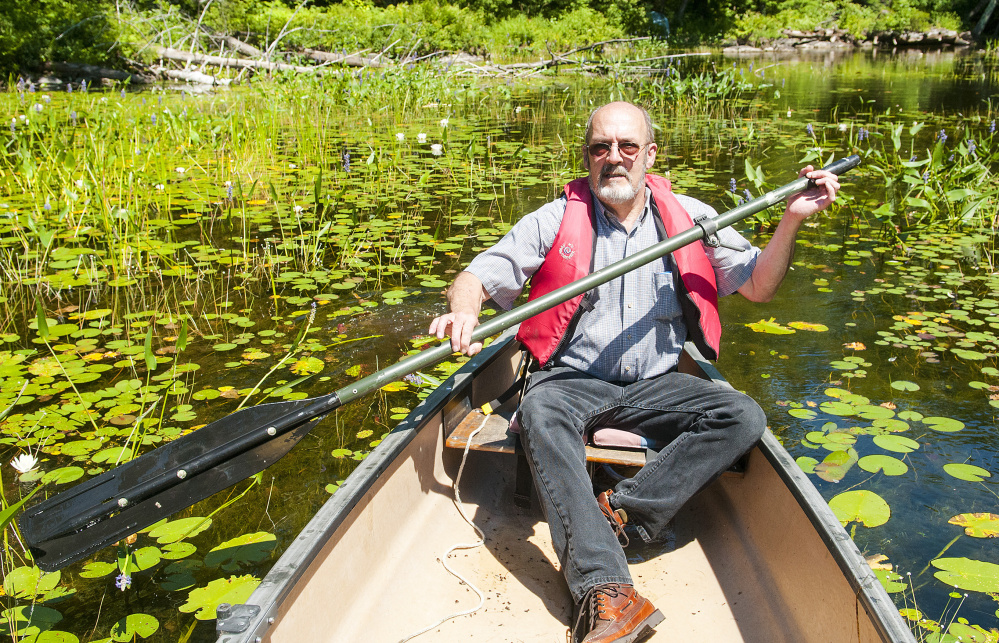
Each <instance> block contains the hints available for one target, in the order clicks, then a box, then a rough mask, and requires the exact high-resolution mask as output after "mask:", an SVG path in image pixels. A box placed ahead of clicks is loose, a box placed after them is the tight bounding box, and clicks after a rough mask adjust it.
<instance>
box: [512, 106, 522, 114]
mask: <svg viewBox="0 0 999 643" xmlns="http://www.w3.org/2000/svg"><path fill="white" fill-rule="evenodd" d="M513 113H514V114H519V113H520V105H517V109H515V110H513Z"/></svg>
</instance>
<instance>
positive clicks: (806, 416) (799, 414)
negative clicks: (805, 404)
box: [787, 409, 818, 420]
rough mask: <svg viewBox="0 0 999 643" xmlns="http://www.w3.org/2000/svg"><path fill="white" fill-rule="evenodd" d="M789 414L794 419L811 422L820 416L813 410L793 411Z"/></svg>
mask: <svg viewBox="0 0 999 643" xmlns="http://www.w3.org/2000/svg"><path fill="white" fill-rule="evenodd" d="M787 414H788V415H790V416H792V417H796V418H800V419H802V420H811V419H812V418H814V417H815V416H816V415H818V414H817V413H816V412H815V411H813V410H811V409H791V410H790V411H788V412H787Z"/></svg>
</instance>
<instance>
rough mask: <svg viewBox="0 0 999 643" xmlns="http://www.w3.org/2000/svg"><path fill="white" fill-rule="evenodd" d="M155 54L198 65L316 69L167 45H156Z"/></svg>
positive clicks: (292, 69)
mask: <svg viewBox="0 0 999 643" xmlns="http://www.w3.org/2000/svg"><path fill="white" fill-rule="evenodd" d="M156 55H157V56H159V57H161V58H167V59H169V60H180V61H183V62H189V63H195V64H198V65H217V66H219V67H239V68H243V69H267V70H270V71H295V72H299V73H310V72H315V71H318V70H317V69H316V68H315V67H300V66H298V65H285V64H284V63H269V62H266V61H263V60H245V59H243V58H229V57H228V56H209V55H206V54H192V53H189V52H186V51H180V50H177V49H170V48H168V47H157V48H156Z"/></svg>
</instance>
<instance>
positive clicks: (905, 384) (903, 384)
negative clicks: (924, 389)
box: [891, 380, 919, 391]
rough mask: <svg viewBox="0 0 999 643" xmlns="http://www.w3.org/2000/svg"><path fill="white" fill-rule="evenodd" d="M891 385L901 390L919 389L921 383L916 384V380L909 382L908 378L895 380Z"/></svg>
mask: <svg viewBox="0 0 999 643" xmlns="http://www.w3.org/2000/svg"><path fill="white" fill-rule="evenodd" d="M891 387H892V388H893V389H896V390H899V391H918V390H919V384H916V383H915V382H909V381H907V380H895V381H894V382H892V383H891Z"/></svg>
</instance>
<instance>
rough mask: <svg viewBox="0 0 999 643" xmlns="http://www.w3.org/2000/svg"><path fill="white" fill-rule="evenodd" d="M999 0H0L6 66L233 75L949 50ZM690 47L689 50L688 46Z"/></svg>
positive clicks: (979, 40)
mask: <svg viewBox="0 0 999 643" xmlns="http://www.w3.org/2000/svg"><path fill="white" fill-rule="evenodd" d="M997 4H999V0H853V1H850V0H835V1H833V2H829V3H824V4H822V5H821V6H814V5H813V4H810V3H805V2H802V1H801V0H715V1H713V2H706V3H689V2H688V0H660V1H659V2H655V3H653V2H650V1H648V0H622V1H621V2H617V3H613V4H611V5H598V4H597V3H586V2H581V1H580V0H573V1H572V2H568V0H523V1H521V2H518V3H517V4H514V3H513V2H512V0H463V1H462V2H461V3H460V4H449V3H436V2H431V1H430V0H418V1H416V2H413V3H401V4H385V3H382V2H376V1H374V0H348V1H347V2H342V3H333V2H330V0H272V1H269V2H262V1H260V0H207V2H200V3H199V2H193V1H188V0H164V1H161V2H151V1H149V0H133V2H124V1H122V0H115V1H114V2H111V0H44V1H42V2H39V3H31V4H30V5H28V6H26V5H22V4H15V0H0V78H2V79H3V80H5V81H6V83H7V85H12V84H14V83H16V82H17V80H18V79H19V78H23V79H25V80H26V81H28V82H37V83H39V84H41V85H43V86H45V85H63V86H65V84H66V83H69V82H79V81H81V80H86V81H88V82H93V81H97V80H100V81H102V82H103V83H104V84H107V85H111V84H115V83H130V84H149V83H156V82H161V81H174V82H189V83H195V84H206V85H226V84H230V83H233V82H236V83H238V82H240V81H242V80H243V79H245V78H246V77H247V76H248V75H250V74H253V73H275V72H293V73H316V72H319V73H322V74H327V73H330V72H333V73H343V72H344V70H346V69H349V68H353V67H376V68H381V67H385V66H400V65H411V64H416V63H421V62H423V63H427V62H432V63H434V64H439V65H443V66H447V67H449V68H450V67H452V66H454V65H459V66H461V67H464V68H465V69H468V70H471V72H470V73H475V72H476V71H478V72H479V73H487V74H495V75H503V76H508V75H525V74H531V73H534V72H538V71H543V70H548V69H557V70H561V69H563V68H565V69H570V68H571V69H576V70H584V71H590V72H596V73H601V72H604V73H606V72H607V71H609V70H610V64H607V63H611V64H614V65H620V64H621V63H630V64H631V65H632V66H637V67H638V68H639V69H638V70H641V71H655V70H657V69H658V70H663V69H665V68H666V67H667V66H668V65H669V60H670V58H671V57H675V56H676V55H678V52H679V51H689V50H691V49H694V48H704V47H709V48H712V49H719V48H720V49H722V51H724V52H725V53H726V54H737V55H744V54H748V53H755V52H757V51H760V52H763V51H767V52H769V51H777V52H784V51H805V50H832V49H852V48H862V49H866V48H871V49H873V48H877V49H889V50H892V49H901V48H921V49H950V48H966V47H972V46H984V45H986V44H987V43H989V42H990V41H991V40H992V39H994V38H996V37H997V36H999V12H997V11H995V9H996V8H997V7H996V5H997ZM687 55H690V54H687Z"/></svg>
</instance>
